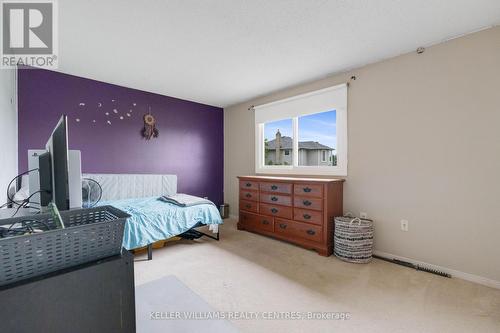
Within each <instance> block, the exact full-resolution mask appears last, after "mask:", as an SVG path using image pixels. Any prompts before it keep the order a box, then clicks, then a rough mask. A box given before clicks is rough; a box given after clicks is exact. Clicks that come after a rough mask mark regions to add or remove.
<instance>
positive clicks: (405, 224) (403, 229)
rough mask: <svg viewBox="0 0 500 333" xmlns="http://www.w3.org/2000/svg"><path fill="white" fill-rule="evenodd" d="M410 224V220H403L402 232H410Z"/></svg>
mask: <svg viewBox="0 0 500 333" xmlns="http://www.w3.org/2000/svg"><path fill="white" fill-rule="evenodd" d="M409 224H410V222H408V220H401V231H405V232H406V231H408V225H409Z"/></svg>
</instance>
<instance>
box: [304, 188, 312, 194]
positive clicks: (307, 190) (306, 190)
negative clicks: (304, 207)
mask: <svg viewBox="0 0 500 333" xmlns="http://www.w3.org/2000/svg"><path fill="white" fill-rule="evenodd" d="M303 190H304V192H306V193H310V192H311V191H312V188H309V187H304V188H303Z"/></svg>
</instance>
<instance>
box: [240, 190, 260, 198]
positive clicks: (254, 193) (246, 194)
mask: <svg viewBox="0 0 500 333" xmlns="http://www.w3.org/2000/svg"><path fill="white" fill-rule="evenodd" d="M240 198H241V199H243V200H250V201H259V192H257V191H247V190H244V189H241V190H240Z"/></svg>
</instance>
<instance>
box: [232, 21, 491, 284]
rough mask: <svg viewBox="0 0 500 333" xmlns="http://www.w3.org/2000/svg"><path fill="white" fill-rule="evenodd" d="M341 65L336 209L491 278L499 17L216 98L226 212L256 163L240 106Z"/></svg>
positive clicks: (389, 246)
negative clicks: (345, 129) (483, 25)
mask: <svg viewBox="0 0 500 333" xmlns="http://www.w3.org/2000/svg"><path fill="white" fill-rule="evenodd" d="M351 75H356V76H357V80H356V81H354V82H352V83H351V85H350V88H349V96H348V103H349V110H348V117H349V124H348V126H349V169H348V176H347V181H346V183H345V192H344V202H345V204H344V210H345V211H351V212H354V213H356V214H359V212H360V211H363V212H367V213H368V214H369V216H370V217H371V218H373V219H374V220H375V223H376V226H375V227H376V242H375V247H376V249H377V250H379V251H383V252H388V253H392V254H395V255H399V256H403V257H408V258H412V259H415V260H420V261H423V262H427V263H432V264H435V265H440V266H444V267H447V268H450V269H455V270H458V271H462V272H466V273H470V274H474V275H479V276H482V277H486V278H489V279H493V280H497V281H500V27H496V28H493V29H489V30H485V31H482V32H478V33H475V34H472V35H468V36H465V37H462V38H459V39H455V40H452V41H449V42H446V43H443V44H439V45H436V46H433V47H430V48H428V49H427V50H426V52H425V53H424V54H421V55H417V54H416V53H411V54H406V55H402V56H399V57H396V58H392V59H389V60H386V61H383V62H380V63H376V64H372V65H368V66H366V67H363V68H360V69H357V70H353V71H351V72H349V73H345V74H341V75H336V76H332V77H328V78H326V79H323V80H319V81H316V82H312V83H309V84H304V85H301V86H299V87H294V88H290V89H287V90H285V91H282V92H279V93H275V94H272V95H269V96H266V97H263V98H258V99H255V100H252V101H248V102H246V103H242V104H239V105H235V106H232V107H229V108H226V109H225V110H224V124H225V125H224V126H225V129H224V130H225V198H226V201H227V202H228V203H229V204H230V205H231V214H237V210H238V202H237V198H238V185H237V180H236V176H238V175H245V174H254V173H255V170H254V145H255V144H254V120H253V113H252V112H251V111H248V110H247V108H248V107H249V106H250V105H252V104H254V105H258V104H262V103H266V102H270V101H274V100H278V99H281V98H285V97H289V96H293V95H296V94H299V93H304V92H308V91H312V90H315V89H320V88H324V87H328V86H331V85H335V84H339V83H342V82H346V81H347V79H348V78H349V77H350V76H351ZM241 80H245V78H241ZM401 219H407V220H409V222H410V224H409V232H402V231H400V220H401Z"/></svg>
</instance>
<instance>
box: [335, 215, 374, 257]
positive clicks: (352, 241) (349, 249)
mask: <svg viewBox="0 0 500 333" xmlns="http://www.w3.org/2000/svg"><path fill="white" fill-rule="evenodd" d="M333 252H334V254H335V256H337V257H338V258H340V259H342V260H344V261H348V262H352V263H358V264H365V263H368V262H370V261H371V260H372V255H373V221H372V220H368V219H360V218H358V217H355V218H353V217H351V216H341V217H336V218H335V235H334V251H333Z"/></svg>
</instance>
